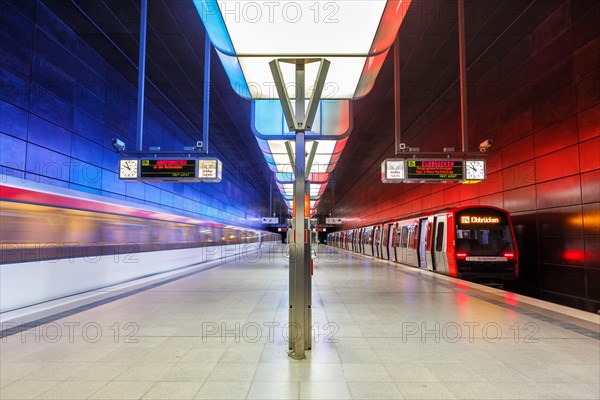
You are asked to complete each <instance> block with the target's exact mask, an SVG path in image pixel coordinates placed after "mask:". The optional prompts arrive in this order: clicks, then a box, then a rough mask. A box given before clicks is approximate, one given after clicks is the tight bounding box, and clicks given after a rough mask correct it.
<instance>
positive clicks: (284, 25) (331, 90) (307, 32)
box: [193, 0, 412, 99]
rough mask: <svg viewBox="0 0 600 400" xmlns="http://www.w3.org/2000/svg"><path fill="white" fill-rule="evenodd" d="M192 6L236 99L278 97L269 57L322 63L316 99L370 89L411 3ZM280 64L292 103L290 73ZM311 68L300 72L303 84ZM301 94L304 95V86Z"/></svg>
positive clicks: (223, 0)
mask: <svg viewBox="0 0 600 400" xmlns="http://www.w3.org/2000/svg"><path fill="white" fill-rule="evenodd" d="M193 1H194V5H195V6H196V9H197V10H198V13H199V14H200V18H201V19H202V21H203V23H204V26H205V27H206V30H207V32H208V35H209V37H210V40H211V41H212V43H213V45H214V46H215V48H216V50H217V54H218V55H219V58H220V59H221V62H222V63H223V66H224V68H225V71H226V72H227V75H228V77H229V80H230V82H231V85H232V87H233V88H234V90H235V91H236V92H237V93H238V94H240V95H241V96H243V97H245V98H253V99H277V98H278V95H277V91H276V90H275V87H274V84H273V78H272V75H271V71H270V68H269V62H270V61H271V60H273V59H283V58H326V59H327V60H329V61H330V62H331V66H330V69H329V73H328V74H327V79H326V81H325V87H324V90H323V96H322V97H323V98H329V99H357V98H360V97H363V96H365V95H366V94H367V93H368V92H369V91H370V90H371V89H372V87H373V84H374V82H375V78H376V77H377V75H378V74H379V71H380V69H381V66H382V65H383V62H384V61H385V57H386V56H387V53H388V51H389V49H390V47H391V46H392V44H393V42H394V39H395V37H396V34H397V32H398V28H399V27H400V24H401V22H402V20H403V19H404V16H405V15H406V12H407V10H408V7H409V6H410V3H411V1H412V0H338V1H335V2H332V1H252V2H250V1H248V2H245V1H239V0H218V1H217V0H193ZM281 66H282V73H283V78H284V82H286V84H287V85H289V87H288V90H289V93H290V97H292V98H294V97H295V73H294V67H293V65H291V64H287V65H286V64H285V63H283V64H281ZM316 68H318V66H317V63H315V64H308V65H307V66H306V82H307V83H308V82H314V78H315V77H316ZM311 79H312V80H311ZM305 94H306V98H309V97H310V95H311V94H312V87H311V84H307V90H306V93H305Z"/></svg>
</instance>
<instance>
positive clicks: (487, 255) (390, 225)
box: [327, 206, 519, 280]
mask: <svg viewBox="0 0 600 400" xmlns="http://www.w3.org/2000/svg"><path fill="white" fill-rule="evenodd" d="M327 243H328V244H329V245H330V246H334V247H338V248H341V249H345V250H349V251H353V252H356V253H361V254H365V255H369V256H373V257H376V258H382V259H385V260H390V261H395V262H398V263H402V264H406V265H410V266H413V267H417V268H423V269H428V270H430V271H435V272H439V273H442V274H446V275H450V276H455V277H460V278H470V279H480V278H483V279H487V278H492V279H495V278H501V279H504V280H514V279H516V278H517V275H518V272H519V268H518V253H517V247H516V242H515V234H514V230H513V226H512V223H511V220H510V215H509V213H508V212H507V211H505V210H502V209H500V208H496V207H490V206H474V207H459V208H452V209H448V210H443V211H438V212H434V213H431V214H426V215H419V216H415V217H412V218H407V219H403V220H400V221H396V220H394V221H389V222H384V223H382V224H376V225H371V226H365V227H362V228H356V229H350V230H347V231H338V232H333V233H330V234H329V235H328V238H327Z"/></svg>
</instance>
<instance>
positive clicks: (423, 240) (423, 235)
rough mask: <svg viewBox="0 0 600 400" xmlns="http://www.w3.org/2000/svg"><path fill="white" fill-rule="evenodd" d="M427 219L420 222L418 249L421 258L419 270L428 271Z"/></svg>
mask: <svg viewBox="0 0 600 400" xmlns="http://www.w3.org/2000/svg"><path fill="white" fill-rule="evenodd" d="M426 248H427V218H423V219H421V220H420V221H419V246H418V248H417V251H418V257H419V268H423V269H427V253H426V251H425V249H426Z"/></svg>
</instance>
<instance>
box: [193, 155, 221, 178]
mask: <svg viewBox="0 0 600 400" xmlns="http://www.w3.org/2000/svg"><path fill="white" fill-rule="evenodd" d="M198 177H199V178H200V180H201V181H202V182H221V180H222V179H223V163H222V162H221V160H219V159H218V158H201V159H199V160H198Z"/></svg>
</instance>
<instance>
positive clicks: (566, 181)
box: [535, 175, 581, 208]
mask: <svg viewBox="0 0 600 400" xmlns="http://www.w3.org/2000/svg"><path fill="white" fill-rule="evenodd" d="M535 188H536V195H537V208H550V207H562V206H570V205H574V204H581V181H580V178H579V175H576V176H569V177H567V178H562V179H556V180H553V181H550V182H545V183H540V184H538V185H536V187H535Z"/></svg>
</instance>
